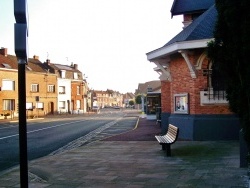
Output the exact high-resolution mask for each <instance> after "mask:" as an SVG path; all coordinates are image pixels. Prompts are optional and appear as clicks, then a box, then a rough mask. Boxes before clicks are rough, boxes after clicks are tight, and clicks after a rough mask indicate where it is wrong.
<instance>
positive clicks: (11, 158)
mask: <svg viewBox="0 0 250 188" xmlns="http://www.w3.org/2000/svg"><path fill="white" fill-rule="evenodd" d="M125 113H126V112H122V111H120V110H109V109H106V110H103V111H102V112H101V113H100V114H95V115H91V116H84V115H83V116H77V117H72V118H68V117H70V116H68V117H67V118H63V116H60V117H57V118H49V119H47V118H45V119H43V120H41V119H40V120H35V121H32V122H28V123H27V143H28V160H33V159H36V158H40V157H43V156H46V155H48V154H51V153H53V152H55V151H57V150H58V149H59V148H63V147H64V146H65V145H67V144H69V143H71V142H73V141H74V140H77V139H79V138H81V137H83V138H85V137H90V136H89V135H93V133H95V134H96V133H97V132H101V131H102V130H104V129H106V128H108V127H110V126H112V125H114V124H115V123H116V122H118V121H125V122H126V119H125V120H124V118H123V117H124V114H125ZM90 133H91V134H90ZM86 135H87V136H86ZM92 137H93V136H92ZM0 153H1V154H0V171H3V170H6V169H8V168H11V167H13V166H16V165H19V134H18V123H17V122H16V123H7V124H6V123H5V124H4V125H2V126H1V124H0Z"/></svg>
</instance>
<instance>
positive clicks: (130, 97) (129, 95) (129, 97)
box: [123, 92, 135, 107]
mask: <svg viewBox="0 0 250 188" xmlns="http://www.w3.org/2000/svg"><path fill="white" fill-rule="evenodd" d="M129 101H133V102H135V94H133V93H131V92H127V93H125V94H123V104H124V106H125V107H129Z"/></svg>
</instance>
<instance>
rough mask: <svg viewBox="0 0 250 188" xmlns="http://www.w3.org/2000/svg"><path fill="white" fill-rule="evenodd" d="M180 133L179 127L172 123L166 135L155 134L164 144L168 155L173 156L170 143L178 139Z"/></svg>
mask: <svg viewBox="0 0 250 188" xmlns="http://www.w3.org/2000/svg"><path fill="white" fill-rule="evenodd" d="M178 134H179V128H178V127H176V126H174V125H172V124H169V126H168V131H167V133H166V134H165V135H163V136H155V138H156V139H157V141H158V142H159V144H161V145H162V149H163V150H165V149H167V156H171V148H170V145H171V144H173V143H174V142H175V141H176V140H177V137H178Z"/></svg>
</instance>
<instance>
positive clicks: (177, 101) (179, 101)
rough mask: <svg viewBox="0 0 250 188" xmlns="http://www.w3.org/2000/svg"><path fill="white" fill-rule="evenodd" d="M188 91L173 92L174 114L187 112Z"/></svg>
mask: <svg viewBox="0 0 250 188" xmlns="http://www.w3.org/2000/svg"><path fill="white" fill-rule="evenodd" d="M188 102H189V101H188V93H183V94H175V95H174V113H176V114H188V113H189V106H188Z"/></svg>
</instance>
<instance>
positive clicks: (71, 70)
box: [0, 48, 90, 117]
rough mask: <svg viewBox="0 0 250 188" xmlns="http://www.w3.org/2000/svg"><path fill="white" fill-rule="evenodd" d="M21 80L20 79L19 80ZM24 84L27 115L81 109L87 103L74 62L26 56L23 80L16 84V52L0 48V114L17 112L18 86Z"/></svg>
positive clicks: (82, 80) (68, 111)
mask: <svg viewBox="0 0 250 188" xmlns="http://www.w3.org/2000/svg"><path fill="white" fill-rule="evenodd" d="M20 83H21V82H20ZM22 84H26V109H27V116H43V115H47V114H55V113H84V112H86V111H87V107H88V105H90V103H88V85H87V82H86V78H85V77H84V75H83V74H82V72H81V71H80V70H78V65H77V64H71V65H70V66H68V65H61V64H54V63H51V62H50V60H48V59H47V60H46V62H44V63H42V62H41V61H40V60H39V57H38V56H33V58H29V59H28V63H27V65H26V83H21V84H18V63H17V58H16V56H13V55H8V53H7V48H1V49H0V100H1V102H0V114H1V116H11V117H15V116H18V87H22Z"/></svg>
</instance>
